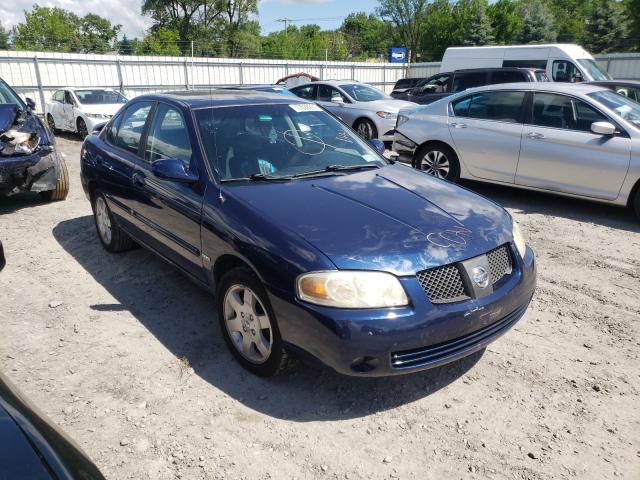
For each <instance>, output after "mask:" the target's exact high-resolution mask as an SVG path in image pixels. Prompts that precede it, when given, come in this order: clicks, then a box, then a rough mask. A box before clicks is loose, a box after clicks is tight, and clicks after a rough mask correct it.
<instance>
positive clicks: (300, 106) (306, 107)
mask: <svg viewBox="0 0 640 480" xmlns="http://www.w3.org/2000/svg"><path fill="white" fill-rule="evenodd" d="M289 106H290V107H291V108H292V109H293V110H295V111H296V112H298V113H300V112H321V111H322V109H321V108H320V107H319V106H318V105H316V104H315V103H293V104H291V105H289Z"/></svg>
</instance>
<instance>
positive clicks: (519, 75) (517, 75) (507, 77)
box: [491, 70, 527, 84]
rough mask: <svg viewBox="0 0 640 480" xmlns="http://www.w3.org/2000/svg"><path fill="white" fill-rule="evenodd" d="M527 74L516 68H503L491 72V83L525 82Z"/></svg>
mask: <svg viewBox="0 0 640 480" xmlns="http://www.w3.org/2000/svg"><path fill="white" fill-rule="evenodd" d="M526 81H527V76H526V75H525V73H524V72H519V71H517V70H503V71H497V72H492V73H491V83H492V84H498V83H514V82H526Z"/></svg>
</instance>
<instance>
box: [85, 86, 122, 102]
mask: <svg viewBox="0 0 640 480" xmlns="http://www.w3.org/2000/svg"><path fill="white" fill-rule="evenodd" d="M75 94H76V97H78V100H79V101H80V103H82V104H84V105H101V104H102V105H107V104H114V103H127V99H126V97H125V96H124V95H121V94H120V93H118V92H116V91H115V90H99V89H96V90H75Z"/></svg>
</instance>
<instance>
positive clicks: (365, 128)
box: [357, 122, 373, 140]
mask: <svg viewBox="0 0 640 480" xmlns="http://www.w3.org/2000/svg"><path fill="white" fill-rule="evenodd" d="M357 132H358V135H360V136H361V137H362V138H364V139H365V140H371V138H372V137H373V129H372V128H371V125H370V124H369V122H360V123H359V124H358V129H357Z"/></svg>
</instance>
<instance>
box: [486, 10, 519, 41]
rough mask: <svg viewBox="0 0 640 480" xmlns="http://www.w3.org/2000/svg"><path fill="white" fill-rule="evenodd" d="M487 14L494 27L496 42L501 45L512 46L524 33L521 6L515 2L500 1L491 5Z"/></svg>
mask: <svg viewBox="0 0 640 480" xmlns="http://www.w3.org/2000/svg"><path fill="white" fill-rule="evenodd" d="M487 14H488V15H489V18H490V20H491V26H492V27H493V35H494V39H495V42H496V43H497V44H499V45H510V44H513V43H515V42H516V40H517V38H518V34H519V33H520V32H521V31H522V23H523V22H522V17H521V16H520V14H519V4H518V2H517V1H515V0H498V1H497V2H495V3H493V4H491V5H489V8H488V9H487Z"/></svg>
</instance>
